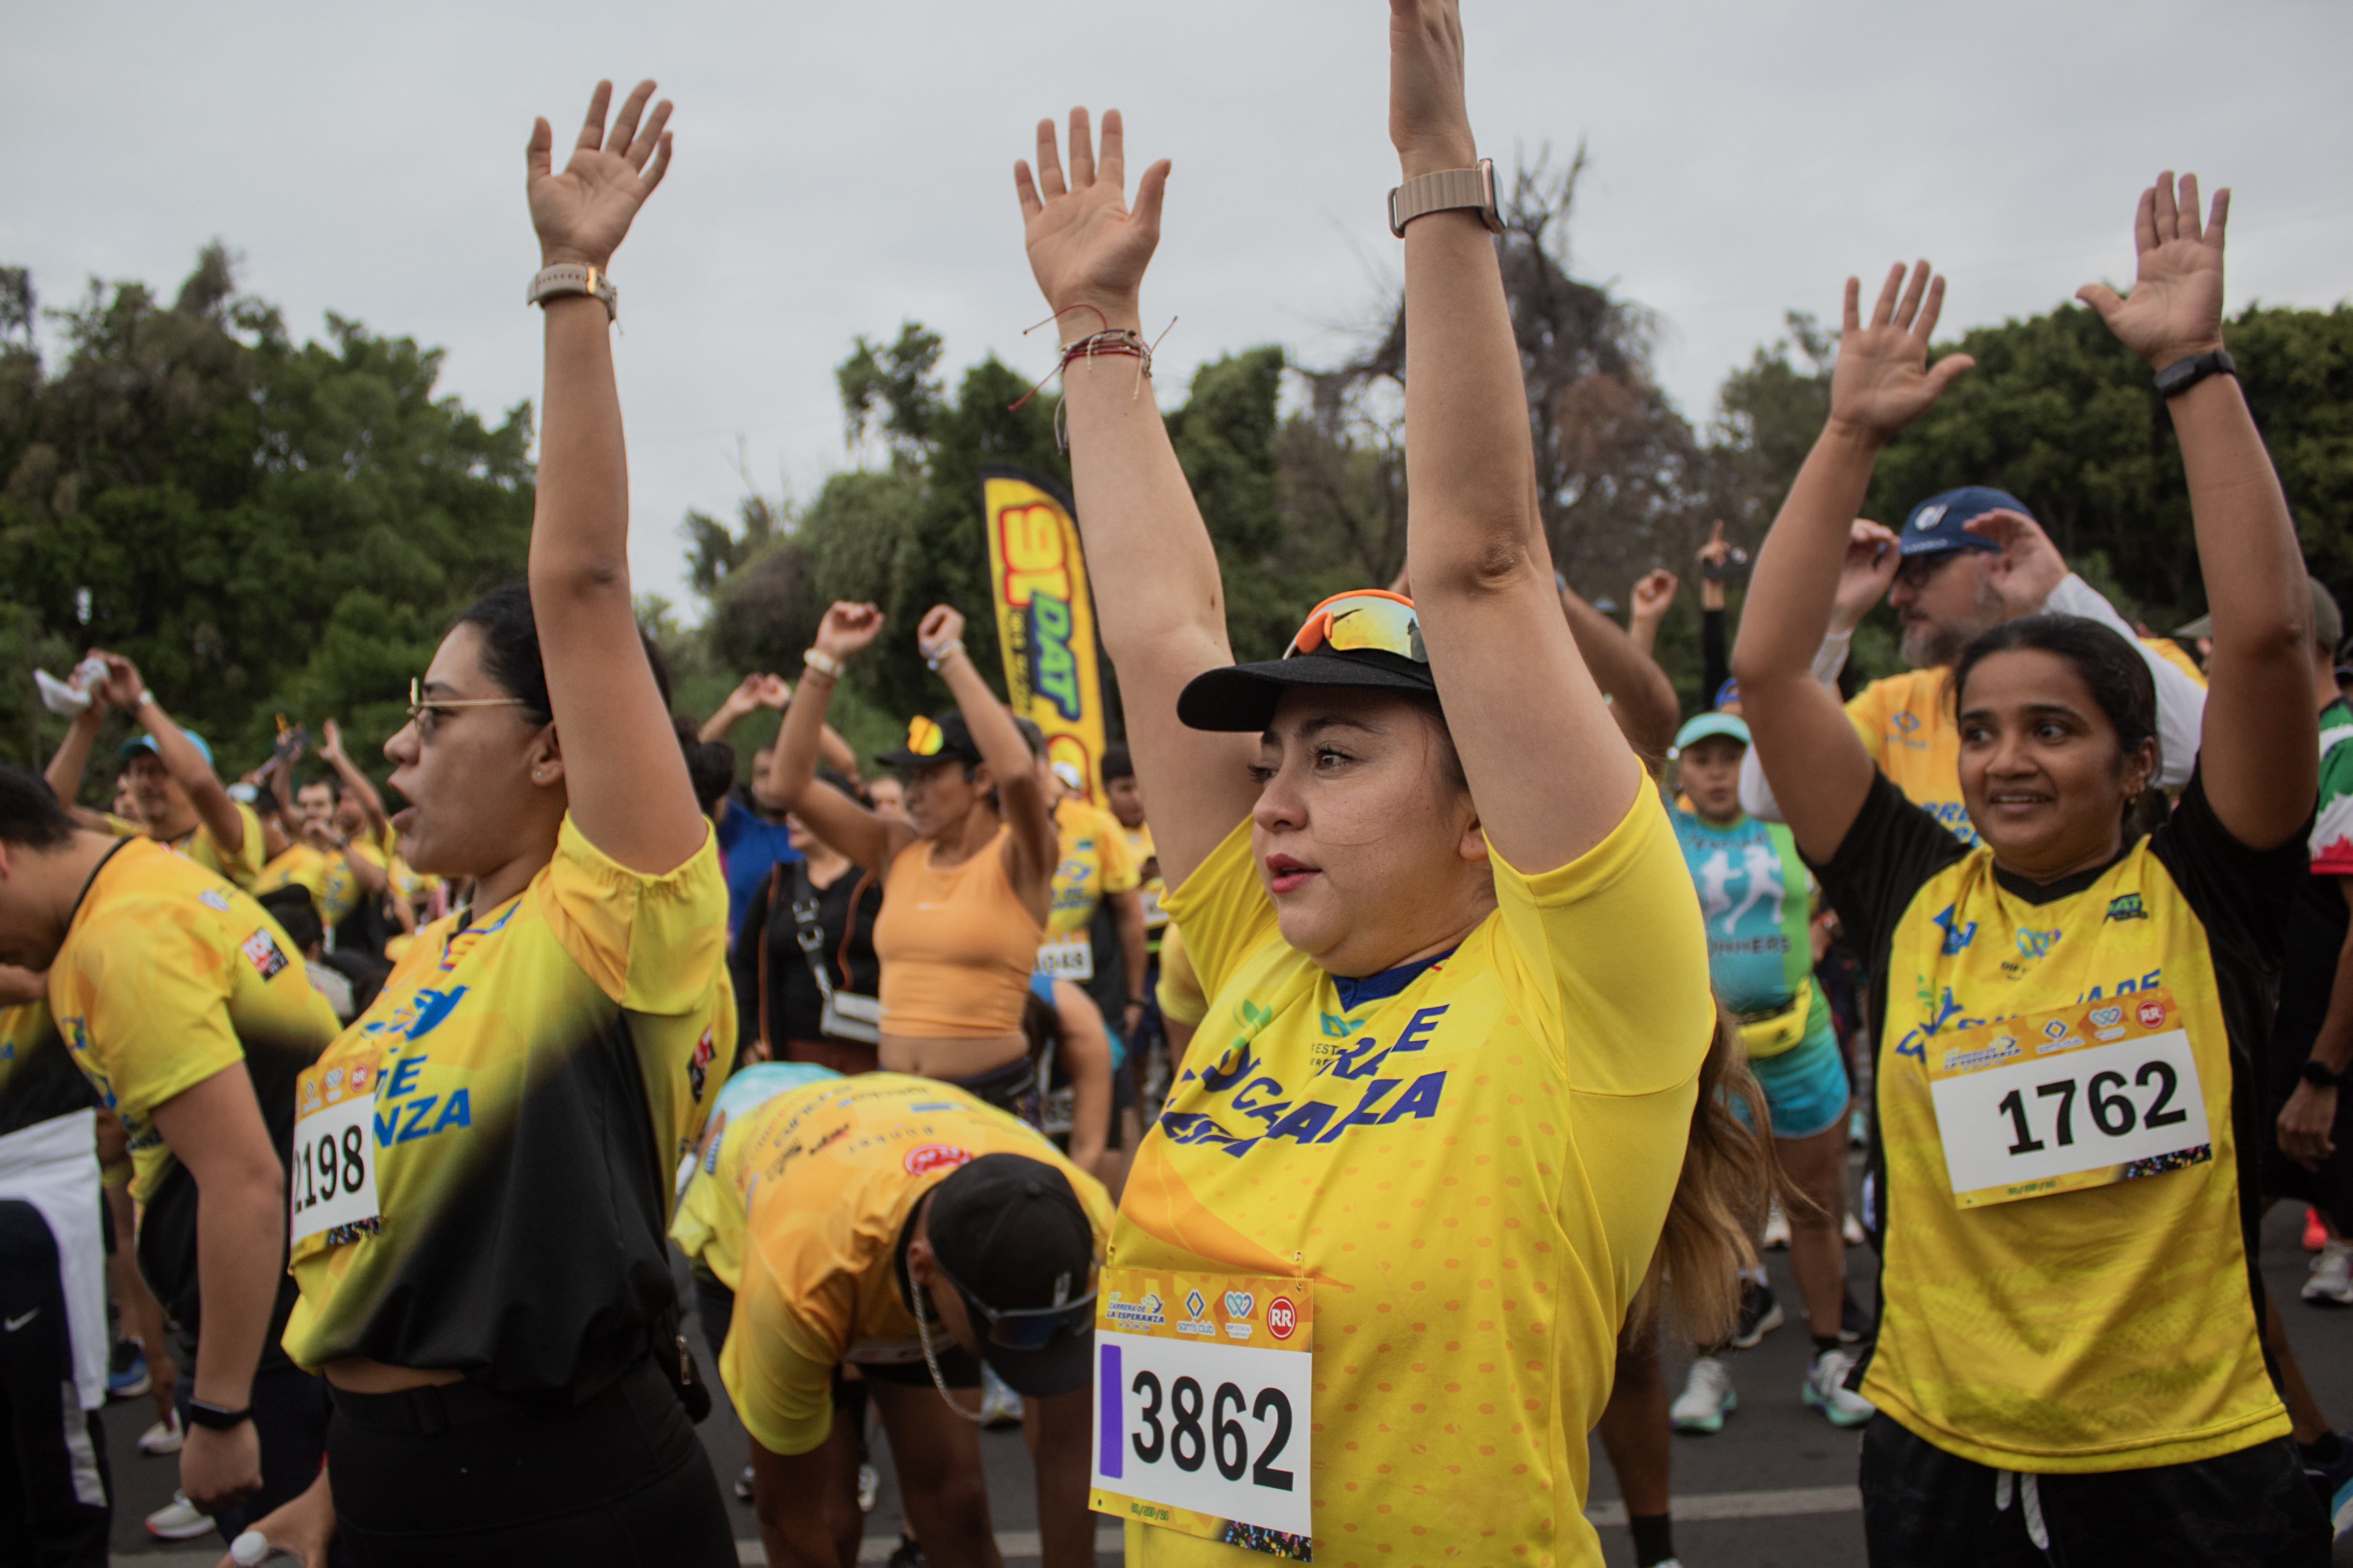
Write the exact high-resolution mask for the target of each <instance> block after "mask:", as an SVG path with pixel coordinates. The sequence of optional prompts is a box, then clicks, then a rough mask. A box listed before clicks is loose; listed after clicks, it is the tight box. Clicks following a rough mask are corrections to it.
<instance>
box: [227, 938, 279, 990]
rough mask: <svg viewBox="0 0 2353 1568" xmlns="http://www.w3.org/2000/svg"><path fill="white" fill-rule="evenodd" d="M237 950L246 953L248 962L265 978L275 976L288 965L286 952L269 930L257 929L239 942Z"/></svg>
mask: <svg viewBox="0 0 2353 1568" xmlns="http://www.w3.org/2000/svg"><path fill="white" fill-rule="evenodd" d="M237 952H241V953H243V954H245V958H246V962H247V963H250V964H252V965H253V967H254V969H255V971H256V972H257V973H259V974H260V976H261V977H262V978H263V979H264V980H269V979H271V978H273V977H274V976H276V975H277V973H278V972H279V971H280V970H282V969H284V968H285V967H286V954H285V952H283V951H282V950H281V949H280V947H279V945H278V939H277V938H276V937H273V936H271V935H270V934H269V931H255V932H254V933H253V934H252V935H251V936H249V937H247V938H246V939H245V940H244V941H243V942H239V943H237Z"/></svg>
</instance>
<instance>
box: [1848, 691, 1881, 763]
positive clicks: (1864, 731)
mask: <svg viewBox="0 0 2353 1568" xmlns="http://www.w3.org/2000/svg"><path fill="white" fill-rule="evenodd" d="M1883 685H1884V683H1883V682H1882V681H1877V680H1874V681H1873V682H1872V683H1871V684H1870V685H1868V686H1866V687H1864V688H1863V689H1862V690H1860V691H1858V692H1856V693H1855V694H1854V695H1853V696H1852V697H1851V698H1849V699H1848V700H1847V705H1846V716H1847V720H1848V721H1849V722H1850V723H1852V724H1853V726H1854V732H1855V733H1856V734H1858V735H1860V736H1862V749H1863V750H1864V751H1866V752H1870V753H1871V763H1872V766H1873V767H1884V766H1885V765H1886V763H1887V757H1886V751H1887V722H1886V721H1887V712H1886V705H1885V704H1884V703H1883V702H1882V701H1881V700H1880V698H1881V696H1882V695H1883V692H1882V688H1883Z"/></svg>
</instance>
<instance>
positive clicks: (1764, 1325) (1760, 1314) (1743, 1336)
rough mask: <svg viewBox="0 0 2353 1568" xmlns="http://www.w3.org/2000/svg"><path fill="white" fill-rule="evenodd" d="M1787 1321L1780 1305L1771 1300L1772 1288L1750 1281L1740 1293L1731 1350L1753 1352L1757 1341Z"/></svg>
mask: <svg viewBox="0 0 2353 1568" xmlns="http://www.w3.org/2000/svg"><path fill="white" fill-rule="evenodd" d="M1787 1321H1788V1319H1787V1318H1786V1317H1784V1316H1783V1315H1782V1312H1781V1303H1780V1302H1778V1301H1777V1300H1774V1299H1773V1287H1771V1286H1770V1285H1759V1284H1757V1283H1755V1282H1754V1281H1751V1282H1750V1283H1749V1285H1748V1286H1747V1288H1746V1289H1743V1290H1742V1291H1741V1293H1740V1322H1739V1324H1738V1325H1737V1326H1736V1327H1735V1328H1734V1329H1733V1331H1732V1348H1733V1349H1734V1350H1739V1351H1746V1350H1754V1349H1756V1348H1757V1341H1759V1340H1761V1339H1763V1338H1764V1337H1765V1336H1766V1335H1767V1334H1769V1333H1771V1332H1772V1331H1774V1330H1775V1329H1778V1328H1779V1327H1780V1326H1781V1325H1782V1324H1783V1323H1785V1322H1787Z"/></svg>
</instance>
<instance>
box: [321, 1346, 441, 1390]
mask: <svg viewBox="0 0 2353 1568" xmlns="http://www.w3.org/2000/svg"><path fill="white" fill-rule="evenodd" d="M323 1370H324V1371H325V1373H326V1374H327V1381H328V1382H329V1383H330V1384H333V1385H334V1386H335V1387H337V1388H340V1389H342V1390H343V1392H344V1393H345V1394H398V1393H399V1392H400V1391H401V1390H402V1389H404V1388H428V1387H431V1386H432V1385H434V1384H441V1383H462V1382H464V1381H465V1378H466V1374H465V1373H461V1372H449V1371H447V1370H433V1369H427V1368H422V1367H414V1366H387V1365H385V1363H383V1362H380V1361H371V1360H370V1359H369V1358H367V1357H366V1356H364V1355H355V1356H345V1357H344V1358H343V1360H342V1361H331V1362H329V1363H327V1364H326V1366H325V1368H324V1369H323Z"/></svg>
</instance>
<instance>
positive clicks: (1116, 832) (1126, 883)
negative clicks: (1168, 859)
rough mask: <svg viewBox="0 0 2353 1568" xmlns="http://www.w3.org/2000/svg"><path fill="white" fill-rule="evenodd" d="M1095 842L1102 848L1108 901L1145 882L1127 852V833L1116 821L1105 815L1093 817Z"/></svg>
mask: <svg viewBox="0 0 2353 1568" xmlns="http://www.w3.org/2000/svg"><path fill="white" fill-rule="evenodd" d="M1095 842H1096V843H1097V844H1099V845H1101V846H1102V847H1103V896H1104V897H1105V898H1109V897H1110V896H1111V895H1112V894H1113V893H1125V892H1130V891H1132V890H1134V889H1135V888H1136V887H1137V886H1138V885H1139V884H1141V883H1142V882H1143V880H1144V878H1143V876H1142V875H1141V874H1140V872H1141V864H1140V862H1138V861H1137V859H1136V858H1135V857H1134V855H1132V854H1130V853H1129V852H1128V847H1127V829H1126V828H1124V827H1122V826H1120V825H1119V818H1118V817H1116V816H1113V815H1112V814H1111V813H1110V812H1108V811H1099V812H1097V813H1095Z"/></svg>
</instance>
